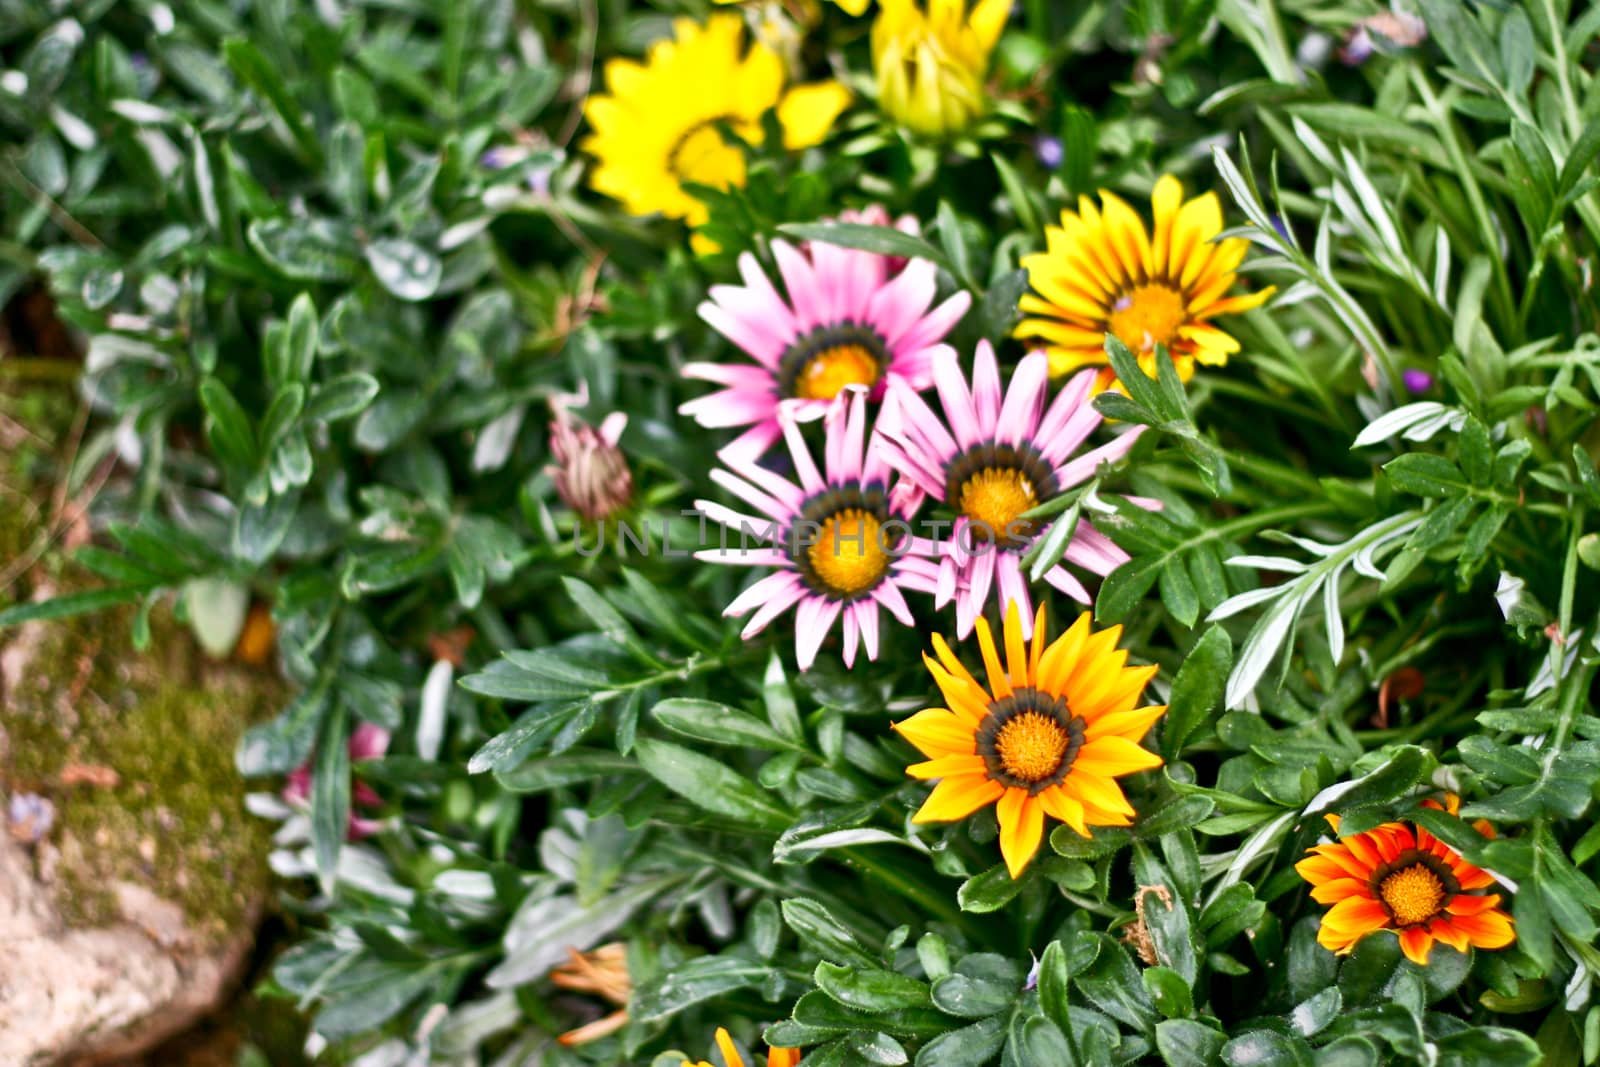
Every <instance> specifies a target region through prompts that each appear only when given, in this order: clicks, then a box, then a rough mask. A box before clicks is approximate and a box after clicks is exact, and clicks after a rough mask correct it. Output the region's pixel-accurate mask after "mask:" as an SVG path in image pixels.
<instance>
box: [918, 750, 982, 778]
mask: <svg viewBox="0 0 1600 1067" xmlns="http://www.w3.org/2000/svg"><path fill="white" fill-rule="evenodd" d="M985 770H987V767H986V766H985V764H984V762H983V757H982V756H967V755H960V754H957V755H951V756H939V757H938V758H937V759H931V760H928V761H927V762H926V763H913V764H912V765H911V766H909V767H907V768H906V773H907V774H909V775H910V776H911V777H913V778H948V777H950V776H951V775H961V774H982V773H984V771H985Z"/></svg>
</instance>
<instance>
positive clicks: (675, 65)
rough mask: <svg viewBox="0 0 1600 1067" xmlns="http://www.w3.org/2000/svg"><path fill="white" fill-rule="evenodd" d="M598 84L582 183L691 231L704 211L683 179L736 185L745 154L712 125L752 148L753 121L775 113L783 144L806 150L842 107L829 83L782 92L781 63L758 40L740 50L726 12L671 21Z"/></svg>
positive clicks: (757, 127)
mask: <svg viewBox="0 0 1600 1067" xmlns="http://www.w3.org/2000/svg"><path fill="white" fill-rule="evenodd" d="M606 83H607V86H608V87H609V89H610V92H609V93H608V94H605V95H599V96H591V97H590V98H589V99H588V101H586V102H585V104H584V116H585V117H586V118H587V119H588V120H589V125H590V126H592V127H594V132H593V133H592V134H590V135H589V136H588V137H587V138H586V139H585V140H584V142H583V149H584V150H585V151H586V152H588V153H590V154H591V155H593V156H594V157H595V158H596V159H597V160H598V161H599V165H598V166H597V167H596V168H595V169H594V173H593V174H592V175H591V176H590V179H589V182H590V184H591V185H592V186H593V187H594V189H595V190H596V191H597V192H601V193H605V194H606V195H607V196H612V197H615V198H616V199H618V200H620V201H622V205H623V207H624V209H625V210H626V211H627V212H628V213H629V214H632V215H650V214H654V213H656V212H660V213H661V214H663V215H666V216H668V217H670V218H680V219H684V220H685V221H687V222H688V223H689V224H690V225H691V226H695V225H699V224H700V223H702V222H704V221H705V220H706V217H707V211H706V206H705V205H704V204H702V203H701V202H700V201H698V200H696V199H695V198H694V197H692V196H690V195H689V194H688V192H686V191H685V190H684V188H683V183H684V182H695V183H698V184H701V185H709V186H713V187H716V188H719V189H727V188H732V187H736V186H743V185H744V183H745V158H744V153H743V152H742V151H740V149H739V148H737V147H735V146H733V145H730V144H728V143H727V142H726V141H724V140H723V137H722V134H721V132H720V131H719V130H718V126H719V124H724V123H725V124H726V125H727V126H728V127H729V128H730V129H731V130H732V131H733V132H734V133H736V134H738V135H739V136H740V137H741V138H743V139H744V140H746V141H748V142H750V143H752V144H753V143H756V142H759V141H760V140H761V136H762V131H761V116H762V115H763V114H765V113H766V112H767V111H768V110H769V109H771V108H774V107H776V108H777V109H778V122H779V123H780V124H781V125H782V126H783V143H784V146H785V147H786V148H805V147H808V146H810V145H814V144H816V143H818V142H819V141H821V140H822V139H823V138H824V137H826V136H827V134H828V130H829V129H830V128H831V127H832V126H833V121H834V119H836V118H838V116H839V113H840V112H841V111H843V110H844V107H845V105H846V104H847V103H849V101H850V94H849V92H848V91H847V90H846V89H845V88H844V86H842V85H840V84H839V83H838V82H834V81H826V82H817V83H815V84H811V85H799V86H794V87H791V88H789V89H787V90H786V89H785V88H784V70H783V61H782V60H781V59H780V58H779V57H778V54H777V53H776V52H774V51H773V50H772V49H771V48H768V47H767V46H766V45H764V44H762V43H760V42H755V43H752V44H751V45H750V46H749V48H748V49H745V47H744V20H743V19H741V18H740V17H739V16H738V15H736V14H733V13H731V12H729V13H724V14H718V15H713V16H711V18H710V20H709V21H707V22H706V23H705V24H704V25H701V24H700V23H697V22H695V21H694V20H693V19H678V20H676V21H675V22H674V23H673V36H672V38H671V39H670V40H661V41H657V42H656V43H655V44H653V45H651V46H650V51H649V54H648V55H647V56H646V57H645V61H644V62H643V63H637V62H634V61H633V60H628V59H613V60H611V61H610V62H609V63H607V64H606Z"/></svg>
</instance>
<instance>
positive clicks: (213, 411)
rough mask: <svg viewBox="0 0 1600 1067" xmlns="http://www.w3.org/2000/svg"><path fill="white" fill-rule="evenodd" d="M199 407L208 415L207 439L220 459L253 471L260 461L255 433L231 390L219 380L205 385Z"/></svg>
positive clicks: (207, 380)
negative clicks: (257, 461)
mask: <svg viewBox="0 0 1600 1067" xmlns="http://www.w3.org/2000/svg"><path fill="white" fill-rule="evenodd" d="M200 406H201V407H203V408H204V409H205V412H206V438H207V440H209V441H210V442H211V447H212V449H213V450H214V451H215V452H216V453H217V458H218V459H220V460H222V462H223V463H224V464H226V465H227V466H230V467H234V468H237V469H239V470H249V469H251V468H253V467H254V466H255V465H256V460H257V453H256V438H255V430H254V428H253V427H252V426H251V425H250V416H249V415H247V414H245V410H244V408H243V407H241V406H240V405H239V401H238V400H236V399H234V395H233V393H232V392H231V391H230V390H229V389H228V387H227V386H226V385H223V384H222V382H221V381H219V380H218V379H216V378H207V379H205V380H204V381H202V382H201V383H200Z"/></svg>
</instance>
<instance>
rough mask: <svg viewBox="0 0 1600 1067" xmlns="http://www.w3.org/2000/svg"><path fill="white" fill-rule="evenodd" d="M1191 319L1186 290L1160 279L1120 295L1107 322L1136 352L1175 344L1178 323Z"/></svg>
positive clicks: (1124, 342)
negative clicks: (1178, 288) (1181, 291)
mask: <svg viewBox="0 0 1600 1067" xmlns="http://www.w3.org/2000/svg"><path fill="white" fill-rule="evenodd" d="M1188 321H1189V313H1188V311H1187V310H1186V309H1185V308H1184V301H1183V294H1182V293H1180V292H1178V291H1177V290H1175V289H1172V288H1171V287H1170V286H1166V285H1162V284H1160V283H1155V282H1153V283H1151V284H1149V285H1140V286H1136V287H1135V288H1133V289H1130V290H1128V291H1127V292H1125V293H1123V294H1122V295H1121V296H1119V297H1117V301H1116V303H1115V304H1113V305H1112V306H1111V318H1110V320H1109V322H1108V323H1107V325H1109V326H1110V328H1111V332H1112V333H1113V334H1115V335H1116V337H1117V340H1119V341H1121V342H1122V343H1123V344H1125V345H1127V346H1128V347H1129V348H1130V349H1132V350H1133V351H1134V352H1154V351H1155V347H1156V345H1165V346H1167V347H1168V348H1171V347H1172V342H1173V341H1174V340H1176V339H1177V336H1178V327H1180V326H1182V325H1183V324H1184V323H1186V322H1188Z"/></svg>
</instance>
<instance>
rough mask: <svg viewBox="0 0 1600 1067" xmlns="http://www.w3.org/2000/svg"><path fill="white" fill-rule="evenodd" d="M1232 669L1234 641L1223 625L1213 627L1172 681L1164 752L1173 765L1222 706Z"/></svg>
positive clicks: (1198, 643)
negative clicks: (1186, 745)
mask: <svg viewBox="0 0 1600 1067" xmlns="http://www.w3.org/2000/svg"><path fill="white" fill-rule="evenodd" d="M1232 669H1233V641H1232V639H1231V638H1229V637H1228V632H1227V631H1226V630H1224V629H1223V628H1222V627H1221V626H1220V625H1216V626H1213V627H1211V629H1209V630H1207V631H1206V632H1205V635H1204V636H1203V637H1201V638H1200V640H1199V641H1197V642H1195V645H1194V648H1192V649H1190V650H1189V655H1188V657H1187V658H1185V659H1184V661H1183V666H1181V667H1179V668H1178V674H1177V676H1176V677H1175V678H1173V680H1172V693H1171V695H1170V696H1169V697H1168V698H1167V716H1166V724H1165V725H1164V726H1163V727H1162V731H1161V752H1162V754H1163V755H1164V756H1165V757H1166V758H1167V759H1168V760H1169V761H1170V760H1175V759H1177V758H1178V757H1179V755H1180V754H1181V753H1182V752H1183V746H1184V745H1185V744H1186V743H1188V741H1189V738H1191V737H1193V736H1194V734H1195V731H1197V730H1199V729H1200V728H1201V727H1202V726H1204V725H1205V724H1206V723H1207V722H1208V721H1209V720H1210V717H1211V715H1212V713H1213V712H1215V711H1216V709H1217V707H1218V706H1219V705H1220V704H1221V702H1222V694H1223V691H1224V689H1225V688H1226V686H1227V682H1228V673H1229V672H1230V671H1231V670H1232Z"/></svg>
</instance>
